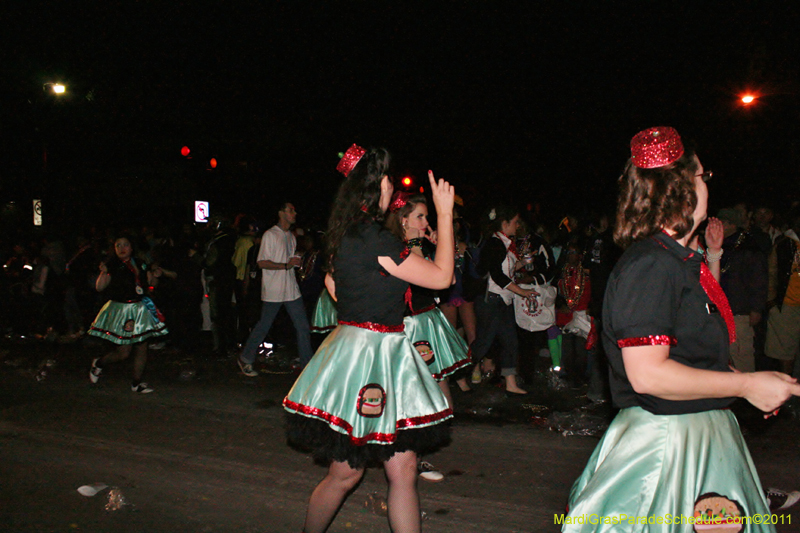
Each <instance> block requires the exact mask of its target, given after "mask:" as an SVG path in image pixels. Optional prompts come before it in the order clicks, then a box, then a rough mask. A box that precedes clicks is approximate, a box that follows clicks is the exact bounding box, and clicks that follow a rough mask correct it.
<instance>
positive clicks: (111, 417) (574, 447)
mask: <svg viewBox="0 0 800 533" xmlns="http://www.w3.org/2000/svg"><path fill="white" fill-rule="evenodd" d="M103 350H104V347H103V346H102V345H97V344H91V343H85V342H84V343H76V344H58V343H43V342H28V343H20V342H9V341H5V342H4V343H3V344H2V345H0V479H2V483H0V531H3V532H15V533H16V532H37V533H41V532H92V533H95V532H161V531H165V532H166V531H169V532H172V533H180V532H186V533H199V532H231V533H233V532H236V533H248V532H253V533H255V532H297V531H300V528H301V526H302V522H303V515H304V512H305V504H306V500H307V498H308V496H309V494H310V492H311V489H312V488H313V487H314V485H315V484H316V482H317V481H319V479H321V477H322V476H323V475H324V471H325V470H324V468H322V467H320V466H317V465H314V464H313V463H312V461H311V459H310V458H309V457H308V456H306V455H303V454H301V453H298V452H296V451H294V450H292V449H290V448H289V447H288V446H287V445H286V443H285V440H284V436H283V410H282V409H281V407H280V401H281V399H282V398H283V395H284V394H285V393H286V391H287V390H288V388H289V387H290V386H291V383H292V381H293V377H292V376H291V375H290V374H262V375H260V376H259V377H258V378H246V377H244V376H242V375H241V374H239V373H238V369H237V368H236V365H235V363H234V361H233V359H228V360H216V359H212V358H211V357H210V356H209V357H205V358H204V357H198V358H196V359H193V358H190V357H186V356H185V354H181V353H178V352H174V351H159V352H151V361H150V364H149V366H148V370H147V375H146V377H147V380H148V382H149V383H150V384H151V385H152V386H153V388H154V389H155V392H154V393H152V394H149V395H136V394H134V393H132V392H131V391H130V387H129V386H128V381H127V374H128V371H129V368H128V366H127V365H126V364H124V363H123V364H119V365H116V366H114V367H110V368H109V369H108V370H107V372H106V374H105V375H104V376H103V377H102V379H101V380H100V382H99V383H98V384H97V385H91V384H90V383H89V380H88V377H87V371H88V368H89V363H90V361H91V358H92V357H94V356H97V355H99V354H101V353H102V352H103ZM48 361H49V362H50V366H47V363H48ZM40 368H41V369H43V370H44V372H45V373H44V375H41V372H40V371H39V370H40ZM37 375H38V376H39V378H40V379H38V380H37ZM532 381H533V383H530V384H529V387H530V388H531V389H532V390H533V391H534V393H533V394H531V395H530V396H529V397H527V398H524V399H507V398H505V396H504V395H503V394H502V391H500V390H499V389H497V388H496V387H494V386H492V385H490V384H484V385H481V386H480V388H479V390H477V391H476V392H475V393H472V394H469V395H462V394H458V393H457V392H456V391H454V395H455V402H456V414H457V418H456V423H455V425H454V428H453V442H452V444H451V445H450V446H449V447H448V448H446V449H444V450H442V451H441V452H439V453H437V454H436V455H434V456H432V457H428V458H426V459H427V460H429V461H430V462H432V463H433V464H434V465H436V467H437V468H438V469H439V470H441V471H443V472H444V473H445V474H447V475H446V478H445V480H444V481H442V482H440V483H428V482H426V481H422V480H421V481H420V483H419V487H420V493H421V501H422V509H423V511H424V513H425V521H424V523H423V528H424V530H425V531H429V532H452V533H456V532H458V533H471V532H476V533H477V532H538V531H557V530H558V527H557V526H555V525H554V515H555V514H556V513H560V512H562V511H563V508H564V503H565V499H566V496H567V493H568V491H569V488H570V485H571V484H572V481H573V480H574V479H575V477H576V476H577V475H578V474H579V473H580V471H581V469H582V468H583V465H584V463H585V461H586V459H587V458H588V456H589V454H590V453H591V451H592V449H593V448H594V446H595V444H596V442H597V437H586V436H575V435H570V436H563V435H562V434H561V433H559V432H557V431H552V430H550V426H552V425H553V424H554V421H558V420H560V421H561V422H563V423H568V422H569V421H570V420H572V421H577V422H581V423H583V424H584V426H582V427H584V428H589V429H591V428H593V427H595V426H596V424H597V423H598V421H601V420H603V419H604V418H607V416H608V415H610V410H609V408H608V407H607V406H600V407H599V408H597V407H595V408H593V407H591V406H589V402H588V401H587V400H586V399H585V397H582V395H583V394H584V392H585V391H584V390H580V389H567V390H565V391H559V392H553V391H550V390H548V389H547V385H546V380H545V379H544V378H543V377H542V376H541V375H536V376H535V377H534V379H533V380H532ZM574 409H580V410H578V411H574ZM556 411H557V412H561V413H565V414H563V415H555V416H554V415H553V414H552V413H553V412H556ZM736 412H737V415H738V416H739V419H740V423H741V425H742V427H743V430H744V432H745V436H746V439H747V441H748V444H749V446H750V450H751V452H752V454H753V457H754V460H755V462H756V465H757V466H758V468H759V473H760V475H761V479H762V482H763V483H764V484H765V485H768V486H779V487H783V488H792V489H794V488H798V486H800V476H798V474H800V468H799V467H800V453H799V452H800V439H798V436H800V420H798V419H797V418H796V414H795V413H796V411H793V410H792V409H784V410H783V411H782V412H781V414H780V415H779V416H778V417H776V418H775V419H772V420H770V421H766V422H765V421H763V420H761V419H760V418H759V417H758V414H757V413H755V412H754V411H752V410H750V409H748V408H747V406H746V405H737V407H736ZM548 414H549V415H550V416H549V418H548ZM579 415H581V416H579ZM576 417H577V419H576ZM587 424H588V425H587ZM563 427H567V426H563V425H562V428H563ZM567 429H569V428H568V427H567ZM573 429H575V427H573ZM96 482H100V483H103V484H106V485H108V486H109V487H112V488H117V489H118V490H119V491H121V493H122V495H123V497H124V499H125V501H126V502H127V505H124V506H122V507H121V509H119V510H106V509H105V506H106V505H107V504H108V503H109V491H110V489H105V490H104V491H102V492H100V493H99V494H97V495H96V496H94V497H85V496H82V495H80V494H79V493H78V492H77V489H78V487H80V486H82V485H87V484H92V483H96ZM385 489H386V484H385V481H384V480H383V473H382V472H381V470H379V469H373V470H370V471H368V473H367V475H366V476H365V479H364V481H363V482H362V483H361V485H359V487H358V488H357V489H356V490H355V492H354V493H353V494H352V495H351V496H350V498H349V499H348V500H347V502H346V503H345V505H344V507H343V508H342V510H341V512H340V514H339V516H338V517H337V519H336V520H335V522H334V524H333V526H332V527H331V529H330V531H331V533H345V532H347V533H351V532H352V533H357V532H367V533H368V532H380V531H388V525H387V522H386V518H385V517H384V516H382V515H381V513H380V512H379V511H377V510H376V508H377V507H379V506H378V505H372V506H371V507H369V506H368V505H367V504H368V503H369V502H371V501H375V500H376V499H377V500H378V501H379V500H380V499H381V498H382V497H383V495H384V494H385ZM799 509H800V506H798V507H796V508H794V509H793V511H794V513H792V514H788V513H787V514H786V515H785V518H784V522H788V521H789V520H791V522H792V524H791V525H789V524H787V523H785V524H784V525H783V526H780V525H779V527H778V531H780V532H790V531H800V525H798V524H800V510H799Z"/></svg>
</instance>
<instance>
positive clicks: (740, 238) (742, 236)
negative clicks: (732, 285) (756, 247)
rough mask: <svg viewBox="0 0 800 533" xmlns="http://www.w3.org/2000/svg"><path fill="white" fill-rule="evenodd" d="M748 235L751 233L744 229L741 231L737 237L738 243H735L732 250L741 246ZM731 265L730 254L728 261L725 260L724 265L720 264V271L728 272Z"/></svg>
mask: <svg viewBox="0 0 800 533" xmlns="http://www.w3.org/2000/svg"><path fill="white" fill-rule="evenodd" d="M748 235H749V234H748V233H746V232H744V231H743V232H741V233H739V236H738V237H736V243H735V244H734V245H733V248H731V249H730V251H731V252H733V251H734V250H736V249H738V248H739V246H741V245H742V243H743V242H744V240H745V239H746V238H747V236H748ZM730 267H731V261H730V255H729V256H728V259H727V261H725V265H724V266H720V272H727V271H728V269H729V268H730Z"/></svg>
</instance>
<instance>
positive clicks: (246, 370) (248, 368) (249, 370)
mask: <svg viewBox="0 0 800 533" xmlns="http://www.w3.org/2000/svg"><path fill="white" fill-rule="evenodd" d="M236 362H237V363H239V369H240V370H241V371H242V374H244V375H245V376H247V377H249V378H254V377H256V376H258V372H256V371H255V370H253V365H251V364H250V363H245V362H244V361H242V360H241V359H239V358H238V357H237V358H236Z"/></svg>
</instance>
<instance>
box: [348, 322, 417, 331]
mask: <svg viewBox="0 0 800 533" xmlns="http://www.w3.org/2000/svg"><path fill="white" fill-rule="evenodd" d="M339 324H341V325H343V326H353V327H355V328H363V329H368V330H370V331H377V332H378V333H402V332H403V330H405V328H406V327H405V325H404V324H399V325H397V326H387V325H384V324H376V323H375V322H345V321H344V320H340V321H339Z"/></svg>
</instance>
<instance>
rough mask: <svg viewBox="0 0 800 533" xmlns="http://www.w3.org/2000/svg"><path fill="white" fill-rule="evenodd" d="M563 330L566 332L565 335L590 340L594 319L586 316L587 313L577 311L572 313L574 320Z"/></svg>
mask: <svg viewBox="0 0 800 533" xmlns="http://www.w3.org/2000/svg"><path fill="white" fill-rule="evenodd" d="M561 329H562V330H564V333H573V334H575V335H579V336H581V337H583V338H584V339H588V338H589V333H590V332H591V331H592V319H591V317H590V316H589V315H587V314H586V311H575V312H574V313H572V320H570V321H569V322H568V323H567V324H566V325H565V326H564V327H563V328H561Z"/></svg>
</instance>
